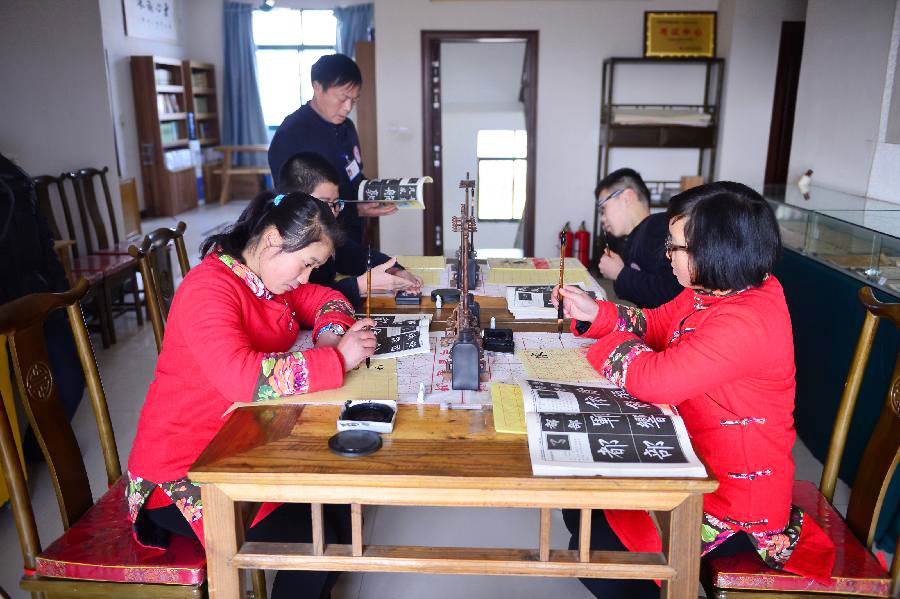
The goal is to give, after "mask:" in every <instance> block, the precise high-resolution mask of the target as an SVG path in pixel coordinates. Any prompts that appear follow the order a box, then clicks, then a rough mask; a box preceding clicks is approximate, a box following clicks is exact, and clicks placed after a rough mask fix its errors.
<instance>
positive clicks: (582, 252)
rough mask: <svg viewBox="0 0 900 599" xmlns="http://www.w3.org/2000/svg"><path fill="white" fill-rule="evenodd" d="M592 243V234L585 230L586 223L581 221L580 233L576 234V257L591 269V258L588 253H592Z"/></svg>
mask: <svg viewBox="0 0 900 599" xmlns="http://www.w3.org/2000/svg"><path fill="white" fill-rule="evenodd" d="M590 243H591V234H590V233H588V230H587V229H586V228H585V226H584V221H581V226H580V227H578V231H576V233H575V256H576V257H577V258H578V260H579V261H580V262H581V263H582V264H584V266H585V267H586V268H589V265H588V262H589V261H590V258H589V257H588V253H589V251H590V247H589V246H590Z"/></svg>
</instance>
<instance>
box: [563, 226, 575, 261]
mask: <svg viewBox="0 0 900 599" xmlns="http://www.w3.org/2000/svg"><path fill="white" fill-rule="evenodd" d="M562 232H563V233H564V234H565V236H566V258H571V257H572V256H573V255H574V254H573V253H572V251H573V248H572V228H571V227H570V226H569V223H566V226H565V227H563V230H562Z"/></svg>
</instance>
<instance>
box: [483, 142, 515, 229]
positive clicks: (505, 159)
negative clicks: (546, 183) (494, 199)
mask: <svg viewBox="0 0 900 599" xmlns="http://www.w3.org/2000/svg"><path fill="white" fill-rule="evenodd" d="M476 160H477V161H478V163H477V164H476V166H475V168H476V169H477V170H476V172H475V179H476V184H477V185H478V187H477V189H478V193H477V194H476V196H477V197H476V202H477V204H476V209H475V216H476V217H477V218H478V220H479V221H485V222H490V223H517V222H519V221H521V220H522V219H523V218H525V211H524V209H523V210H522V216H520V217H519V218H487V217H482V216H481V214H480V212H481V161H482V160H490V161H492V162H512V163H513V191H512V193H513V195H512V202H513V205H512V206H511V208H512V209H515V200H516V177H515V163H516V161H517V160H521V161H522V162H524V163H525V168H526V172H527V168H528V158H527V157H526V158H515V157H511V158H508V157H504V156H496V157H495V156H491V157H490V158H487V157H485V158H480V157H477V158H476ZM526 178H527V177H526ZM527 184H528V182H527V180H526V185H527ZM525 200H526V202H527V201H528V198H527V196H526V198H525Z"/></svg>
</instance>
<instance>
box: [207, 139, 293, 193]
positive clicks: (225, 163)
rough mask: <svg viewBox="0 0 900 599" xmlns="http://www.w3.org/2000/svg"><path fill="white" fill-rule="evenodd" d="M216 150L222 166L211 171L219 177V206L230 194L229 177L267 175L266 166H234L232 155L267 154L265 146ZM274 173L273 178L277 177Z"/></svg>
mask: <svg viewBox="0 0 900 599" xmlns="http://www.w3.org/2000/svg"><path fill="white" fill-rule="evenodd" d="M216 150H218V151H219V152H222V166H221V168H219V169H216V170H214V171H213V174H216V175H221V177H222V190H221V192H220V193H219V204H224V203H225V202H227V201H228V199H229V194H230V193H231V177H237V176H241V175H252V176H255V177H258V176H259V175H269V174H272V173H270V172H269V167H268V166H234V160H233V159H234V155H235V154H236V153H239V152H268V151H269V146H267V145H246V146H217V147H216ZM277 175H278V173H274V174H273V176H277Z"/></svg>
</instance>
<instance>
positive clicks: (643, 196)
mask: <svg viewBox="0 0 900 599" xmlns="http://www.w3.org/2000/svg"><path fill="white" fill-rule="evenodd" d="M604 189H607V190H609V191H610V192H613V191H616V190H618V189H631V190H633V191H634V192H635V193H636V194H637V196H638V199H640V200H641V201H642V202H643V203H645V204H647V205H648V206H649V205H650V190H649V189H647V184H646V183H644V180H643V179H642V178H641V175H640V174H638V172H637V171H636V170H634V169H631V168H620V169H618V170H615V171H613V172H611V173H610V174H608V175H606V176H605V177H603V180H602V181H600V182H599V183H597V188H596V189H594V197H595V198H597V199H600V192H601V191H603V190H604Z"/></svg>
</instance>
